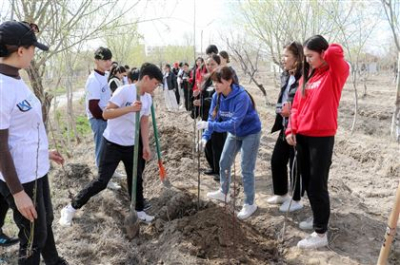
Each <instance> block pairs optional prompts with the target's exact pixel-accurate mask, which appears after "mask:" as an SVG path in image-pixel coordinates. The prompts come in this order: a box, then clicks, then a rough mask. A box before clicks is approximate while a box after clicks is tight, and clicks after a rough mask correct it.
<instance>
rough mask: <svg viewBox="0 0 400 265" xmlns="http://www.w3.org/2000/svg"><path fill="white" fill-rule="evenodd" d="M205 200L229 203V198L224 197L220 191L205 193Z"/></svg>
mask: <svg viewBox="0 0 400 265" xmlns="http://www.w3.org/2000/svg"><path fill="white" fill-rule="evenodd" d="M207 198H209V199H214V200H219V201H222V202H225V201H226V202H230V201H231V196H230V195H229V194H228V195H225V194H224V193H222V191H221V190H217V191H213V192H208V193H207Z"/></svg>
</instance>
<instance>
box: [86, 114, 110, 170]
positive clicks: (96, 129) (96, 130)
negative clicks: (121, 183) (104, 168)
mask: <svg viewBox="0 0 400 265" xmlns="http://www.w3.org/2000/svg"><path fill="white" fill-rule="evenodd" d="M89 122H90V127H91V128H92V132H93V138H94V144H95V154H96V167H99V164H100V154H101V145H102V139H103V133H104V130H105V129H106V127H107V122H106V121H105V120H102V119H96V118H91V119H90V120H89Z"/></svg>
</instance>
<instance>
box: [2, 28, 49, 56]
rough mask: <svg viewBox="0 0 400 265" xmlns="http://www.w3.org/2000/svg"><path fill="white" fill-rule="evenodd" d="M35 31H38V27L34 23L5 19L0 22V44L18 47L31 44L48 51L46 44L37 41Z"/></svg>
mask: <svg viewBox="0 0 400 265" xmlns="http://www.w3.org/2000/svg"><path fill="white" fill-rule="evenodd" d="M35 32H39V27H38V26H37V25H36V24H34V23H28V22H19V21H6V22H4V23H2V24H0V44H3V45H4V44H5V45H15V46H18V47H20V46H26V45H27V46H31V45H33V46H35V47H37V48H39V49H41V50H43V51H48V50H49V47H48V46H46V45H44V44H42V43H40V42H38V41H37V38H36V35H35Z"/></svg>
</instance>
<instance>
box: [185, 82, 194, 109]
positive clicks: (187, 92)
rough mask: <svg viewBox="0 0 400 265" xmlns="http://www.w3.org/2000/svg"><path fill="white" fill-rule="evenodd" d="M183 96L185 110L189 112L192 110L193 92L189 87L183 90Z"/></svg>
mask: <svg viewBox="0 0 400 265" xmlns="http://www.w3.org/2000/svg"><path fill="white" fill-rule="evenodd" d="M183 95H184V96H185V108H186V110H187V111H191V110H192V109H193V101H192V97H193V90H192V89H191V88H190V87H187V88H184V89H183Z"/></svg>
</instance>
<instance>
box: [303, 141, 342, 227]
mask: <svg viewBox="0 0 400 265" xmlns="http://www.w3.org/2000/svg"><path fill="white" fill-rule="evenodd" d="M296 140H297V152H298V153H297V158H298V163H299V170H300V173H301V176H302V181H303V187H304V189H305V191H307V195H308V198H309V200H310V204H311V208H312V211H313V217H314V230H315V232H317V233H320V234H323V233H325V232H326V231H327V230H328V222H329V216H330V202H329V192H328V177H329V168H330V166H331V164H332V152H333V145H334V142H335V137H334V136H328V137H310V136H303V135H299V134H298V135H297V137H296Z"/></svg>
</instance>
